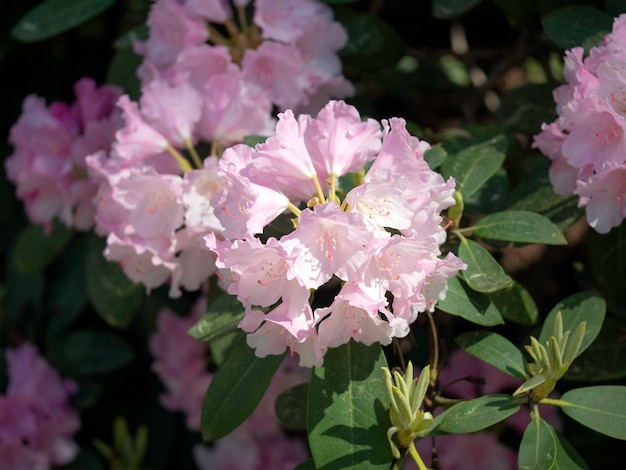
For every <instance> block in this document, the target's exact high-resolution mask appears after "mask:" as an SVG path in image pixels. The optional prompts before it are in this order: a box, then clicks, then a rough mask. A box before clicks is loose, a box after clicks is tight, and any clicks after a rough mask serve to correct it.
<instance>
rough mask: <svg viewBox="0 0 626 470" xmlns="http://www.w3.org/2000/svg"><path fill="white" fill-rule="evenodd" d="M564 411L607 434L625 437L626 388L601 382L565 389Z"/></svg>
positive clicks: (562, 406) (625, 438) (617, 437)
mask: <svg viewBox="0 0 626 470" xmlns="http://www.w3.org/2000/svg"><path fill="white" fill-rule="evenodd" d="M559 401H560V402H563V403H564V404H563V405H561V409H562V410H563V412H564V413H565V414H566V415H567V416H569V417H570V418H572V419H574V420H576V421H578V422H579V423H580V424H583V425H584V426H587V427H589V428H591V429H593V430H594V431H597V432H599V433H602V434H606V435H607V436H611V437H614V438H616V439H622V440H626V387H624V386H619V385H598V386H594V387H585V388H577V389H574V390H570V391H569V392H565V393H564V394H563V396H562V397H561V398H560V400H559Z"/></svg>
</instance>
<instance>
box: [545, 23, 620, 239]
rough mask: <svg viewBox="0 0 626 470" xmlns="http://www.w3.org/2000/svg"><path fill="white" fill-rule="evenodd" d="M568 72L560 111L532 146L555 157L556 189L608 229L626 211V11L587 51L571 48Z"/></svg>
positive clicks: (560, 93)
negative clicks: (573, 196) (571, 195)
mask: <svg viewBox="0 0 626 470" xmlns="http://www.w3.org/2000/svg"><path fill="white" fill-rule="evenodd" d="M564 76H565V80H566V82H567V83H566V84H565V85H562V86H560V87H559V88H557V89H556V90H555V91H554V99H555V101H556V103H557V111H558V113H559V117H558V118H557V120H556V121H554V122H553V123H551V124H544V125H543V126H542V132H541V133H540V134H538V135H536V136H535V141H534V144H533V146H534V147H537V148H539V149H540V150H541V151H542V152H543V153H544V154H546V155H547V156H548V157H550V159H551V160H552V167H551V168H550V180H551V181H552V184H553V186H554V190H555V192H557V193H558V194H569V193H574V194H576V195H578V196H579V205H580V206H584V207H585V209H586V212H587V220H588V221H589V225H591V226H592V227H593V228H594V229H595V230H597V231H598V232H599V233H607V232H609V231H610V230H611V229H612V228H613V227H616V226H618V225H619V224H620V223H621V222H622V220H623V219H624V217H626V204H625V203H624V202H625V201H624V199H625V197H626V91H625V90H626V15H621V16H619V17H618V18H616V19H615V21H614V23H613V31H612V32H611V33H610V34H608V35H607V36H606V37H605V38H604V40H603V41H602V42H601V43H600V44H599V45H598V46H596V47H594V48H592V49H591V51H590V53H589V56H588V57H584V50H583V49H582V48H581V47H576V48H573V49H570V50H569V51H567V52H566V53H565V68H564Z"/></svg>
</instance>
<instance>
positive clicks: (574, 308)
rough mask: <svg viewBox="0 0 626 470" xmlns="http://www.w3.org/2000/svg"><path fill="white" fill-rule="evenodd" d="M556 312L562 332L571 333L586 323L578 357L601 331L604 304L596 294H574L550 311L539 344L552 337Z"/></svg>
mask: <svg viewBox="0 0 626 470" xmlns="http://www.w3.org/2000/svg"><path fill="white" fill-rule="evenodd" d="M557 312H561V315H562V317H563V331H564V332H565V331H567V330H570V331H571V332H572V333H573V332H574V330H575V329H576V327H578V325H579V324H580V323H581V322H583V321H584V322H586V323H587V324H586V328H585V336H584V337H583V342H582V344H581V346H580V349H579V350H578V354H577V356H579V355H580V354H581V353H582V352H583V351H584V350H585V349H587V348H588V347H589V346H590V345H591V343H592V342H593V340H594V339H595V338H596V336H598V333H600V330H601V329H602V323H603V322H604V316H605V314H606V303H605V302H604V299H603V298H602V297H601V296H600V295H599V294H598V293H597V292H591V291H587V292H579V293H578V294H574V295H572V296H570V297H568V298H566V299H564V300H562V301H561V302H559V303H558V304H556V305H555V306H554V308H553V309H552V310H551V311H550V313H549V314H548V316H547V317H546V320H545V322H544V324H543V328H542V330H541V335H539V338H538V339H539V342H540V343H541V344H546V341H548V338H549V337H550V336H552V331H553V328H554V321H555V319H556V314H557Z"/></svg>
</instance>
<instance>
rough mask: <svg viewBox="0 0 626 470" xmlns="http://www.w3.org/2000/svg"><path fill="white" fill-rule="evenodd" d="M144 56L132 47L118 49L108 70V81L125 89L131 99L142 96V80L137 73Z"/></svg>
mask: <svg viewBox="0 0 626 470" xmlns="http://www.w3.org/2000/svg"><path fill="white" fill-rule="evenodd" d="M142 61H143V57H142V56H140V55H137V54H135V53H134V52H133V50H132V49H130V48H128V49H118V50H117V51H116V52H115V55H113V59H112V60H111V63H110V64H109V70H108V71H107V78H106V81H107V83H110V84H112V85H118V86H120V87H122V88H123V89H124V93H126V94H128V96H130V98H131V99H134V100H137V99H138V98H139V97H140V96H141V82H140V81H139V78H138V77H137V75H136V71H137V69H138V68H139V65H140V64H141V62H142Z"/></svg>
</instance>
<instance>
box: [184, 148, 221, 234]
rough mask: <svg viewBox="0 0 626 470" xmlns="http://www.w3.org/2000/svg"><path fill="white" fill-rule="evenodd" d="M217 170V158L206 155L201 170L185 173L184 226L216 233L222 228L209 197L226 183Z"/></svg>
mask: <svg viewBox="0 0 626 470" xmlns="http://www.w3.org/2000/svg"><path fill="white" fill-rule="evenodd" d="M218 170H219V163H218V160H217V158H216V157H207V158H206V159H205V160H204V168H203V169H202V170H191V171H188V172H187V173H185V176H184V180H185V182H184V186H183V194H182V202H183V205H184V207H185V226H186V227H190V228H193V229H195V230H197V231H200V230H203V229H204V230H209V231H211V232H218V233H219V232H221V231H222V230H224V227H223V226H222V224H221V223H220V221H219V219H218V218H217V217H216V215H215V209H214V207H213V204H211V199H212V198H213V197H214V196H215V195H216V194H217V193H218V192H220V191H222V190H223V189H224V187H225V185H226V183H225V181H224V178H223V177H222V176H221V175H220V174H219V171H218Z"/></svg>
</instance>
